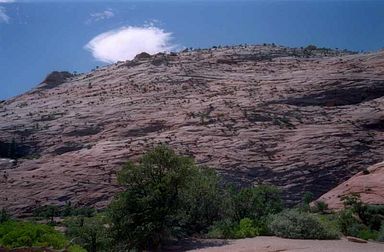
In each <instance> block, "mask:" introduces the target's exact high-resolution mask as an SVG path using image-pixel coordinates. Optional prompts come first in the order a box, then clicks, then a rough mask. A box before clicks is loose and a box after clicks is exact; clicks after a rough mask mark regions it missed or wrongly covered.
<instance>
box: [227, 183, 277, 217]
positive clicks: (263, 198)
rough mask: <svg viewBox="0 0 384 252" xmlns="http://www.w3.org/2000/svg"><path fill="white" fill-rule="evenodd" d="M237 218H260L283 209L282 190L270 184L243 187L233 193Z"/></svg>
mask: <svg viewBox="0 0 384 252" xmlns="http://www.w3.org/2000/svg"><path fill="white" fill-rule="evenodd" d="M233 204H234V209H235V219H237V220H241V219H243V218H250V219H252V220H260V219H262V218H266V217H267V216H268V215H270V214H276V213H278V212H280V211H281V210H282V209H283V204H282V201H281V198H280V191H279V190H278V189H277V188H275V187H273V186H269V185H260V186H256V187H251V188H243V189H241V190H240V191H239V192H237V193H234V194H233Z"/></svg>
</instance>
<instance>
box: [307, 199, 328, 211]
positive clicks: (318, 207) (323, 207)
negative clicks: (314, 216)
mask: <svg viewBox="0 0 384 252" xmlns="http://www.w3.org/2000/svg"><path fill="white" fill-rule="evenodd" d="M311 210H312V212H315V213H325V212H326V211H327V210H328V205H327V203H325V202H324V201H315V205H314V207H313V208H312V209H311Z"/></svg>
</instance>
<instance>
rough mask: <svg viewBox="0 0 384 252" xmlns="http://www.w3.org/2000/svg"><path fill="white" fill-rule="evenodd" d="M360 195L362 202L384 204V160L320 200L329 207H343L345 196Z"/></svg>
mask: <svg viewBox="0 0 384 252" xmlns="http://www.w3.org/2000/svg"><path fill="white" fill-rule="evenodd" d="M350 194H358V195H360V199H361V201H362V202H364V203H366V204H372V205H383V204H384V162H381V163H378V164H376V165H372V166H370V167H369V168H367V169H366V170H364V171H361V172H359V173H357V174H356V175H354V176H353V177H352V178H350V179H348V180H347V181H345V182H344V183H342V184H340V185H338V186H337V187H335V188H333V189H332V190H330V191H329V192H327V193H326V194H324V195H322V196H321V197H320V198H319V199H318V201H323V202H325V203H327V205H328V208H329V209H342V208H343V207H344V206H343V202H342V201H341V200H342V198H343V197H344V196H348V195H350Z"/></svg>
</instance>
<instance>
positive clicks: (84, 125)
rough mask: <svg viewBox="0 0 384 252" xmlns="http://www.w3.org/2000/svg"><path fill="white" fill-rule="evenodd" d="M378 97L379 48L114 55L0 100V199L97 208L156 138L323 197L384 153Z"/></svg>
mask: <svg viewBox="0 0 384 252" xmlns="http://www.w3.org/2000/svg"><path fill="white" fill-rule="evenodd" d="M383 101H384V52H377V53H366V54H350V53H348V52H341V51H332V50H325V49H316V50H310V51H308V50H306V49H294V48H285V47H280V46H274V45H266V46H236V47H223V48H213V49H207V50H195V51H183V52H181V53H177V54H176V53H172V54H167V55H163V54H159V55H156V56H151V57H148V58H146V57H144V58H141V57H140V60H137V59H136V60H133V61H126V62H118V63H116V64H113V65H110V66H107V67H102V68H99V69H97V70H94V71H92V72H90V73H86V74H81V75H76V76H71V77H69V78H66V80H65V82H64V83H61V84H60V85H54V86H52V87H50V88H49V89H47V88H36V89H34V90H32V91H30V92H27V93H25V94H23V95H20V96H18V97H15V98H12V99H9V100H7V101H5V102H3V103H1V104H0V143H1V144H0V146H4V148H0V150H1V151H0V158H2V159H8V161H6V162H3V163H6V165H2V164H0V172H1V173H2V174H1V177H0V208H1V207H7V208H8V209H9V210H10V211H13V212H15V213H23V212H28V211H30V210H31V209H32V208H34V207H36V206H39V205H41V204H47V203H48V204H64V203H65V202H67V201H71V202H72V204H80V205H93V206H96V207H103V206H105V205H106V204H107V203H108V201H109V200H110V199H111V197H112V196H113V195H114V193H115V192H116V191H118V190H119V188H118V186H117V185H116V175H115V174H116V171H117V170H118V169H119V168H120V166H121V165H122V164H123V163H124V162H125V160H127V159H137V158H138V157H139V156H140V155H141V154H142V153H143V152H144V151H146V150H148V149H149V148H151V147H152V146H154V145H157V144H159V143H166V144H169V145H170V146H171V147H173V148H174V149H176V150H177V151H178V152H179V153H182V154H185V155H190V156H193V157H195V158H196V160H197V161H198V163H200V164H203V165H208V166H209V167H212V168H215V169H217V170H218V171H219V172H220V173H221V174H222V175H223V176H224V177H225V178H226V179H228V180H231V181H233V182H236V183H239V184H241V183H244V184H249V183H254V184H258V183H272V184H275V185H277V186H279V187H280V188H281V189H282V190H283V192H284V197H285V199H286V200H287V201H288V202H295V201H297V200H299V199H301V197H302V193H303V192H305V191H312V192H314V193H315V195H316V196H320V195H321V194H323V193H325V192H327V191H328V190H330V189H331V188H333V187H335V186H336V185H338V184H339V183H341V182H343V181H345V180H347V179H349V178H350V177H351V176H353V175H354V174H356V173H357V172H359V171H361V170H362V169H364V168H365V167H367V166H369V165H372V164H374V163H378V162H381V161H383V150H384V141H383V138H384V131H383V123H384V112H383V108H384V102H383ZM11 150H12V151H11ZM11 159H17V161H14V162H12V161H11ZM9 162H11V163H12V164H13V165H12V166H9Z"/></svg>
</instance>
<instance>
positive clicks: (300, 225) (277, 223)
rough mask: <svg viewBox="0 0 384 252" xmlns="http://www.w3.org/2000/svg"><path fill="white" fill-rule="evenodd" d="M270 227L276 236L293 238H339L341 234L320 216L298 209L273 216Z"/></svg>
mask: <svg viewBox="0 0 384 252" xmlns="http://www.w3.org/2000/svg"><path fill="white" fill-rule="evenodd" d="M271 218H272V220H271V222H270V223H269V225H268V227H269V229H270V231H271V233H273V234H274V235H276V236H279V237H284V238H292V239H338V238H339V234H338V232H337V230H335V229H334V228H333V227H332V225H331V224H330V223H327V222H325V221H324V220H321V219H320V218H319V217H318V216H316V215H314V214H311V213H307V212H300V211H298V210H296V209H291V210H286V211H283V212H281V213H279V214H276V215H274V216H273V217H271Z"/></svg>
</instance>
